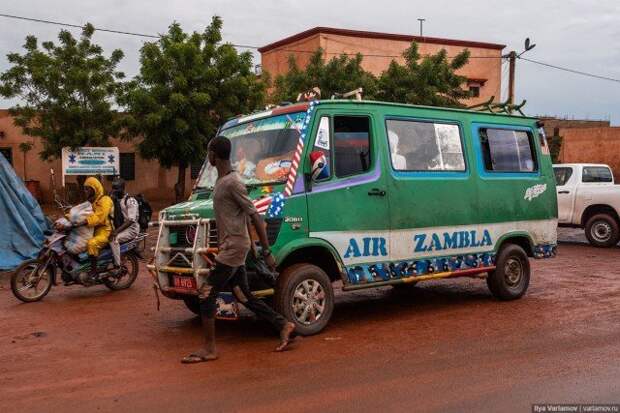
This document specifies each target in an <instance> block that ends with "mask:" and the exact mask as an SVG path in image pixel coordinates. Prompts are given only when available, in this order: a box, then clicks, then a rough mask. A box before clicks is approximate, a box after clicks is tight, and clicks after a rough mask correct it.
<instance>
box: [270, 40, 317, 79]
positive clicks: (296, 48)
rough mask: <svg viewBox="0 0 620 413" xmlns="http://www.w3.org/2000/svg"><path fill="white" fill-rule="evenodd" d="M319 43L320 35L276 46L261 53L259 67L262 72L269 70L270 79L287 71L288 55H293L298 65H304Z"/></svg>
mask: <svg viewBox="0 0 620 413" xmlns="http://www.w3.org/2000/svg"><path fill="white" fill-rule="evenodd" d="M319 47H321V45H320V35H318V34H316V35H314V36H310V37H307V38H305V39H301V40H299V41H296V42H292V43H290V44H287V45H286V46H282V47H278V48H277V49H273V50H270V51H268V52H266V53H262V54H261V68H262V71H263V72H269V74H270V75H271V76H272V80H273V79H275V78H276V76H278V75H281V74H283V73H286V72H288V59H289V56H291V55H293V56H295V61H296V62H297V64H298V65H299V67H306V66H307V65H308V63H309V62H310V57H311V56H312V52H314V51H316V50H317V49H318V48H319Z"/></svg>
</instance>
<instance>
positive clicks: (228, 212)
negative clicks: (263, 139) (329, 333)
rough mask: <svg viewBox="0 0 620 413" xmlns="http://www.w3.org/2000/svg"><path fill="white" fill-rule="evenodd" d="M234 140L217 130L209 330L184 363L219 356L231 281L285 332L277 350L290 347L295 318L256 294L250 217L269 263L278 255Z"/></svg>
mask: <svg viewBox="0 0 620 413" xmlns="http://www.w3.org/2000/svg"><path fill="white" fill-rule="evenodd" d="M230 151H231V144H230V140H228V138H226V137H223V136H217V137H215V138H213V139H212V140H211V142H209V146H208V148H207V156H208V159H209V163H210V164H211V165H213V166H215V168H216V169H217V181H216V183H215V188H213V209H214V211H215V222H216V223H217V230H218V241H219V252H218V254H217V256H216V257H215V268H213V269H212V270H211V272H210V274H209V278H208V279H207V284H208V285H205V287H203V288H202V289H201V291H200V298H201V301H200V315H201V317H202V325H203V328H204V333H205V347H204V348H203V349H201V350H200V351H197V352H194V353H192V354H190V355H189V356H187V357H184V358H183V360H182V362H183V363H200V362H203V361H210V360H215V359H217V357H218V356H217V350H216V347H215V312H216V310H217V303H216V299H217V296H218V294H219V293H220V291H222V290H223V289H224V288H225V287H227V286H230V287H232V292H233V294H234V295H235V298H236V299H237V300H238V301H239V302H240V303H242V304H243V305H244V306H245V307H247V308H249V309H250V310H252V311H253V312H254V313H255V314H256V315H257V316H259V317H261V318H263V319H265V320H267V321H268V322H269V323H271V324H272V325H273V326H274V327H275V328H276V329H277V330H278V331H279V332H280V344H279V345H278V347H276V351H282V350H284V349H285V348H286V347H287V345H288V344H289V342H290V336H291V334H292V333H293V331H294V330H295V324H293V323H291V322H289V321H287V320H286V319H285V318H284V317H283V316H282V315H280V314H278V313H277V312H275V311H274V310H273V309H272V308H271V307H270V306H269V305H267V304H266V303H265V302H264V301H261V300H259V299H257V298H256V297H254V295H253V294H252V292H251V291H250V288H249V286H248V278H247V274H246V271H245V258H246V256H247V254H248V252H249V251H250V246H251V240H250V236H249V234H248V230H247V224H248V219H250V220H251V221H252V224H253V225H254V228H255V229H256V233H257V234H258V237H259V239H260V243H261V246H262V247H263V249H262V251H263V257H264V258H265V262H266V263H267V265H268V266H269V267H271V268H272V269H275V260H274V258H273V256H272V255H271V251H270V250H269V242H268V240H267V233H266V232H265V226H264V224H263V220H262V218H261V217H260V215H259V214H258V212H257V211H256V208H255V207H254V204H253V203H252V201H251V200H250V198H249V197H248V193H247V190H246V188H245V185H243V183H242V182H241V180H240V179H239V176H238V175H237V173H236V172H235V171H234V170H233V169H232V165H231V163H230Z"/></svg>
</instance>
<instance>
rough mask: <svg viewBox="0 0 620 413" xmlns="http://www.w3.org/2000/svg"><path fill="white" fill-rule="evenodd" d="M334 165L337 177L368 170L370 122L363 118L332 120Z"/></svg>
mask: <svg viewBox="0 0 620 413" xmlns="http://www.w3.org/2000/svg"><path fill="white" fill-rule="evenodd" d="M334 163H335V169H336V176H337V177H344V176H350V175H357V174H360V173H363V172H366V171H368V170H369V169H370V120H369V119H368V118H367V117H363V116H336V117H335V118H334Z"/></svg>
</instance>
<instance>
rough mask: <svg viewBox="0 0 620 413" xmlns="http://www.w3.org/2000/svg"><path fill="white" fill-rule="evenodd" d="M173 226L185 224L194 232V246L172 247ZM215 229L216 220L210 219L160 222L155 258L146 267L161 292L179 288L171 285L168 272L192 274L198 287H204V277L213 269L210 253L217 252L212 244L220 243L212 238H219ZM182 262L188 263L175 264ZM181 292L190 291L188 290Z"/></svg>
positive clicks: (184, 225) (183, 225)
mask: <svg viewBox="0 0 620 413" xmlns="http://www.w3.org/2000/svg"><path fill="white" fill-rule="evenodd" d="M171 227H186V231H193V233H194V235H193V240H192V242H191V246H187V247H172V246H170V237H171V231H170V229H171ZM213 229H215V222H214V221H213V220H211V219H207V218H197V219H183V220H161V221H159V235H158V237H157V244H156V246H155V253H154V261H153V263H152V264H149V265H148V266H147V268H148V269H149V270H150V271H151V272H152V273H153V275H154V278H156V280H155V282H156V283H157V285H158V286H159V288H160V289H161V290H162V291H164V292H167V291H170V292H175V291H176V290H177V288H175V287H174V286H171V285H170V276H169V274H178V275H185V276H189V275H191V276H193V277H194V279H195V280H196V285H197V287H198V288H200V287H201V285H202V283H203V282H204V281H205V280H204V276H205V275H207V274H209V271H210V268H212V267H213V266H214V262H213V260H210V259H209V255H215V254H217V251H218V248H217V247H210V246H209V245H210V244H211V245H213V244H214V243H215V244H216V243H217V240H214V239H213V238H214V237H217V235H213V233H214V231H213ZM188 238H189V237H188ZM179 261H180V262H182V263H183V264H185V265H182V266H181V265H178V264H175V263H178V262H179ZM182 292H183V293H185V294H187V293H188V291H187V290H184V291H182ZM196 293H197V292H196Z"/></svg>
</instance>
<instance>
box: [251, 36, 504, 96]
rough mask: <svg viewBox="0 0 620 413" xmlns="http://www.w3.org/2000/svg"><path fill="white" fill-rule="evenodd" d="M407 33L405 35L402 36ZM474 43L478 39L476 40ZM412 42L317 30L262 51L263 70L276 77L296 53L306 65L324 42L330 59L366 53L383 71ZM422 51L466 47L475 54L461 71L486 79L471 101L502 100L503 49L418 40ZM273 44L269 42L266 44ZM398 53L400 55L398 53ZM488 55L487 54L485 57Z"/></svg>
mask: <svg viewBox="0 0 620 413" xmlns="http://www.w3.org/2000/svg"><path fill="white" fill-rule="evenodd" d="M401 37H405V36H401ZM473 44H474V43H473ZM410 45H411V40H409V39H407V40H404V39H403V40H400V39H397V38H396V39H385V38H372V37H356V36H353V35H339V34H333V33H317V34H313V35H311V36H310V37H308V38H305V39H303V40H297V41H295V42H293V43H287V44H283V45H280V46H278V47H275V48H273V49H270V50H267V51H264V52H262V53H261V64H262V70H263V71H266V72H269V73H270V74H271V75H272V77H273V78H275V77H276V76H277V75H279V74H283V73H286V71H287V70H288V58H289V56H290V55H294V56H295V58H296V60H297V62H298V65H299V66H300V67H305V66H306V65H307V64H308V61H309V56H310V55H311V53H310V52H314V51H316V50H317V49H318V47H319V46H320V47H321V48H322V49H323V50H324V53H325V57H326V58H327V59H331V58H333V57H335V56H338V55H340V54H342V53H347V54H355V53H362V54H363V55H366V56H365V57H364V59H363V61H362V67H363V68H364V69H365V70H367V71H369V72H371V73H373V74H375V75H380V74H381V73H382V72H383V71H384V70H386V69H387V67H388V66H389V64H390V63H391V61H392V60H396V61H397V62H399V63H403V62H404V58H403V57H402V53H403V52H404V51H405V50H406V49H407V48H408V47H409V46H410ZM418 45H419V52H420V54H421V55H422V56H424V55H430V54H435V53H437V52H439V51H440V50H441V49H445V50H446V52H447V54H448V56H450V57H452V56H456V55H457V54H458V53H460V52H462V51H463V50H464V49H466V48H467V49H468V50H469V51H470V54H471V56H477V58H472V59H470V60H469V63H468V64H467V65H465V66H464V67H463V68H462V69H461V70H459V71H458V72H457V73H458V74H460V75H462V76H466V77H467V78H469V79H486V82H485V83H484V85H483V86H481V87H480V96H479V97H477V98H470V99H468V100H467V101H466V102H464V103H465V104H467V105H474V104H478V103H482V102H485V101H488V100H489V99H490V98H491V96H494V97H495V101H499V100H500V94H501V59H500V57H501V52H502V51H501V49H498V48H485V47H474V46H463V45H452V44H438V43H437V42H433V43H424V41H423V40H418ZM266 47H269V46H266ZM394 56H397V57H394ZM482 57H484V58H482Z"/></svg>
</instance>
